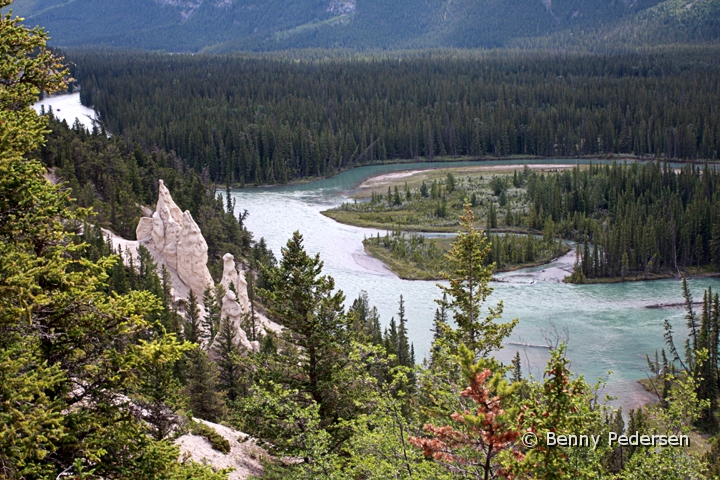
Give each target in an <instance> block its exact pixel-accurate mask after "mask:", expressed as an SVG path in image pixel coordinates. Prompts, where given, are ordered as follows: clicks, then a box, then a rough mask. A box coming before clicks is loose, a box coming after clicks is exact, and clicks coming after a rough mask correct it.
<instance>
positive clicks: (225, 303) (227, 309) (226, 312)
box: [211, 290, 260, 352]
mask: <svg viewBox="0 0 720 480" xmlns="http://www.w3.org/2000/svg"><path fill="white" fill-rule="evenodd" d="M246 313H247V310H243V308H242V307H241V306H240V304H239V303H238V301H237V296H236V295H235V292H233V291H232V290H228V291H227V293H226V294H225V297H223V300H222V311H221V313H220V316H221V317H222V318H228V319H229V320H230V322H231V323H232V325H233V329H234V330H235V332H236V333H237V335H236V337H235V338H236V341H237V343H238V345H239V346H240V347H242V348H244V349H246V350H250V351H253V352H257V351H259V350H260V343H259V342H257V341H255V342H251V341H250V340H248V337H247V334H246V333H245V330H243V329H242V327H241V326H240V325H241V322H242V321H243V318H244V317H245V314H246ZM211 349H212V347H211Z"/></svg>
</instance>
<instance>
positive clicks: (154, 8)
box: [13, 0, 720, 52]
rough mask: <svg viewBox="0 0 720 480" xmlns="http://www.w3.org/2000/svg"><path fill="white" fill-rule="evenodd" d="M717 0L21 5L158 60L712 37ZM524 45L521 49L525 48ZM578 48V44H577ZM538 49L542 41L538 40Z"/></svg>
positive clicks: (215, 0) (69, 35)
mask: <svg viewBox="0 0 720 480" xmlns="http://www.w3.org/2000/svg"><path fill="white" fill-rule="evenodd" d="M717 4H718V0H683V1H678V0H665V1H660V0H294V1H293V0H267V1H264V2H260V1H258V0H125V1H123V2H117V1H115V0H17V1H16V2H15V4H14V5H13V10H14V12H15V13H16V14H19V15H21V16H25V17H26V23H27V24H29V25H35V24H38V25H42V26H44V27H46V28H47V29H48V30H49V31H50V32H51V34H52V39H51V44H53V45H56V46H66V47H77V46H103V47H107V46H110V47H126V48H138V49H150V50H163V51H208V52H223V51H235V50H279V49H288V48H312V47H320V48H335V47H342V48H353V49H398V48H433V47H460V48H474V47H499V46H507V45H512V44H517V42H518V41H520V42H521V43H522V42H525V43H529V44H533V43H534V42H535V39H542V38H549V39H551V40H550V41H551V42H557V41H561V42H564V43H567V42H568V41H569V40H568V39H570V38H571V36H570V35H569V33H573V32H582V33H583V34H586V33H587V32H590V37H592V38H596V39H600V38H602V37H603V35H605V36H607V35H609V34H612V35H618V34H620V35H622V36H623V38H625V39H629V40H630V41H633V39H642V40H643V41H646V42H656V41H657V39H658V38H660V39H668V38H683V39H686V38H692V39H695V38H697V37H699V38H702V39H706V38H715V37H717V32H718V31H720V28H717V27H718V17H719V15H718V12H719V11H720V10H718V8H717ZM523 39H524V40H523ZM575 42H576V43H577V40H575ZM540 43H542V41H540Z"/></svg>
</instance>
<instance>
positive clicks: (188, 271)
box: [135, 180, 213, 298]
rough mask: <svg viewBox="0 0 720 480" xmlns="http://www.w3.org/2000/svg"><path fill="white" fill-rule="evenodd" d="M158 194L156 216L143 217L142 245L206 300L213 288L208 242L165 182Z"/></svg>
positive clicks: (139, 234) (138, 232)
mask: <svg viewBox="0 0 720 480" xmlns="http://www.w3.org/2000/svg"><path fill="white" fill-rule="evenodd" d="M158 190H159V193H158V201H157V206H156V207H155V212H154V213H153V214H152V217H142V218H141V219H140V223H138V226H137V228H136V230H135V234H136V235H137V239H138V242H140V244H142V245H145V247H147V249H148V250H150V251H151V252H152V253H153V254H154V256H156V257H158V258H159V259H161V261H162V262H163V263H164V264H165V265H166V266H167V268H168V269H169V270H171V271H172V272H174V273H177V276H178V277H179V279H180V280H181V281H182V282H183V283H184V284H185V285H187V287H189V288H190V289H191V290H192V291H193V292H194V293H195V295H196V296H197V297H198V298H202V295H203V292H204V291H205V288H207V287H212V286H213V281H212V277H211V276H210V271H209V270H208V268H207V261H208V255H207V251H208V246H207V243H206V242H205V238H204V237H203V236H202V233H201V232H200V227H198V225H197V223H195V220H194V219H193V218H192V215H190V212H188V211H185V212H184V213H183V212H182V211H181V210H180V208H179V207H178V206H177V205H176V204H175V202H174V201H173V199H172V197H171V196H170V191H169V190H168V189H167V187H166V186H165V184H164V183H163V181H162V180H160V185H159V189H158ZM176 287H177V285H176Z"/></svg>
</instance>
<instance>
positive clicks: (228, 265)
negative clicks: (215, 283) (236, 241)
mask: <svg viewBox="0 0 720 480" xmlns="http://www.w3.org/2000/svg"><path fill="white" fill-rule="evenodd" d="M220 283H221V284H222V286H223V287H225V290H230V285H232V286H233V288H234V290H235V292H237V302H238V303H239V304H240V306H241V307H242V309H243V311H244V312H248V311H250V299H249V298H248V291H247V281H246V280H245V272H244V271H243V270H242V269H238V268H237V267H236V266H235V257H233V256H232V254H230V253H226V254H225V256H223V276H222V280H220Z"/></svg>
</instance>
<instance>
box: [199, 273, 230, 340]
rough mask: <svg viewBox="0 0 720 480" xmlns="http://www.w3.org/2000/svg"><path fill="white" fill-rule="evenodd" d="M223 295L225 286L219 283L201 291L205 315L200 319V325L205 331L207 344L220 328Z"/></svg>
mask: <svg viewBox="0 0 720 480" xmlns="http://www.w3.org/2000/svg"><path fill="white" fill-rule="evenodd" d="M223 297H225V287H223V286H222V285H219V284H218V285H217V286H216V287H215V288H211V287H207V288H206V289H205V291H204V292H203V308H204V309H205V316H204V317H203V319H202V326H203V330H204V331H205V332H206V333H207V339H208V344H211V343H212V342H213V340H214V339H215V336H216V335H217V333H218V330H219V328H220V312H221V311H222V299H223Z"/></svg>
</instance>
